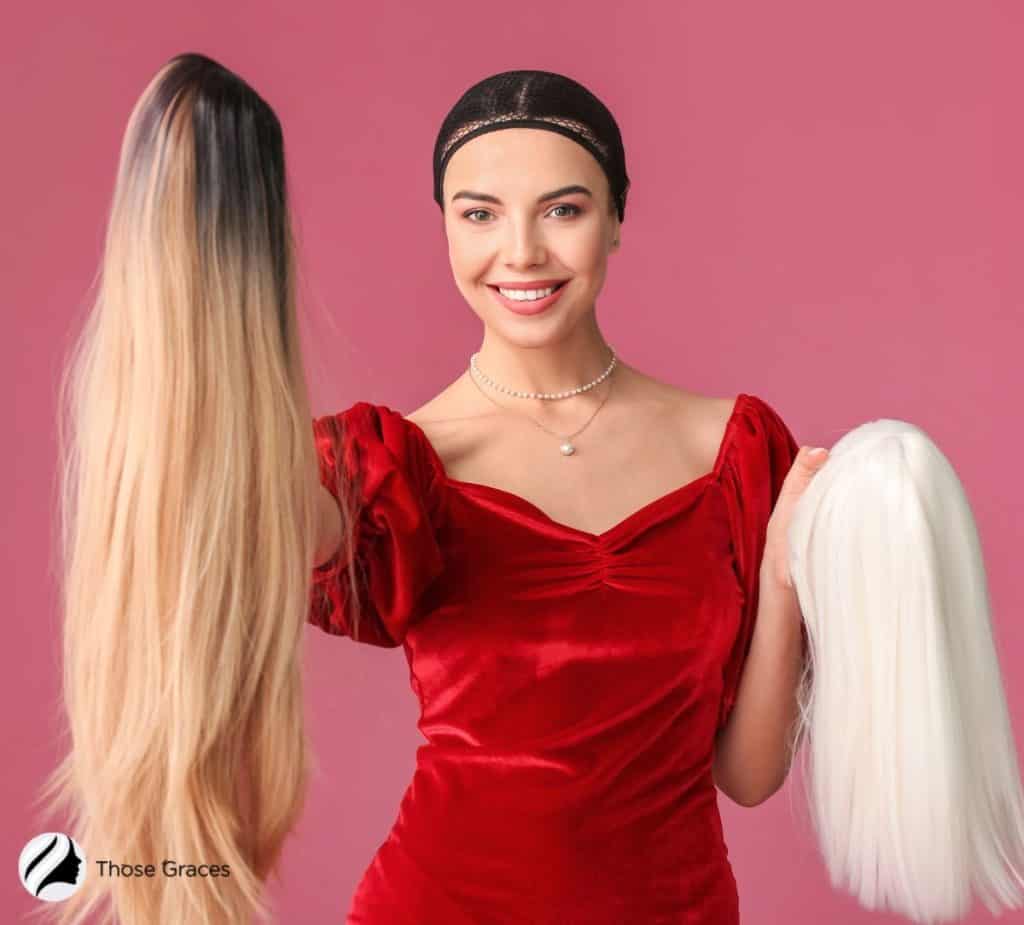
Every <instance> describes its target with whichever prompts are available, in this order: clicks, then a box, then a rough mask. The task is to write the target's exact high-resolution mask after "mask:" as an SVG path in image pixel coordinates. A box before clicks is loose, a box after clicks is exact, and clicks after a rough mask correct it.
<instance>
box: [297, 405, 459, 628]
mask: <svg viewBox="0 0 1024 925" xmlns="http://www.w3.org/2000/svg"><path fill="white" fill-rule="evenodd" d="M313 434H314V439H315V443H316V448H317V457H318V460H319V464H320V480H321V482H322V484H323V485H324V486H325V487H326V488H327V489H328V491H330V492H331V494H332V495H334V497H335V499H336V500H337V499H339V497H340V496H339V492H340V491H342V490H346V491H347V492H348V495H347V497H348V498H349V508H350V510H353V514H354V517H353V523H352V529H351V537H350V538H351V541H352V543H353V546H354V549H353V552H354V561H355V569H354V571H355V572H356V574H355V580H356V582H355V583H356V587H357V589H358V591H357V593H358V595H359V597H358V601H359V623H358V630H357V632H356V633H355V634H353V623H352V619H351V618H352V607H351V604H350V601H351V597H352V593H353V592H352V590H351V578H350V574H349V572H350V569H349V557H348V555H347V549H346V542H345V540H344V539H343V540H342V543H341V545H340V546H339V548H338V550H336V551H335V553H334V555H333V556H332V557H331V558H330V559H328V560H326V561H325V562H323V563H321V564H320V565H319V566H316V567H315V568H314V569H313V580H312V590H311V596H310V607H309V616H308V622H310V623H312V624H313V625H314V626H318V627H319V628H320V629H322V630H323V631H324V632H327V633H331V634H332V635H337V636H349V637H351V638H353V639H355V640H356V641H358V642H365V643H369V644H371V645H377V646H385V647H395V646H399V645H401V644H402V642H403V640H404V639H405V634H406V631H407V629H408V628H409V626H410V624H411V623H412V622H413V621H414V620H415V619H416V617H417V616H418V611H419V605H420V602H421V598H422V595H423V592H424V591H425V589H426V588H427V587H428V586H429V585H430V583H431V582H432V581H433V580H434V579H435V578H436V577H437V576H438V575H439V574H440V573H441V571H442V570H443V561H442V555H441V550H440V548H439V546H438V541H437V533H436V518H437V512H438V507H439V492H440V478H439V476H440V473H439V471H438V465H437V462H436V459H435V458H434V457H433V455H432V454H431V453H430V452H429V449H428V447H425V446H424V445H423V444H424V438H423V437H421V436H420V435H419V432H418V431H417V430H416V429H415V428H413V427H411V426H410V425H409V422H407V421H406V420H405V419H404V418H403V417H402V416H401V415H400V414H399V413H398V412H396V411H392V410H391V409H390V408H387V407H386V406H383V405H373V404H370V403H369V402H357V403H356V404H355V405H353V406H352V407H351V408H348V409H347V410H345V411H342V412H340V413H338V414H334V415H326V416H324V417H321V418H316V419H314V421H313Z"/></svg>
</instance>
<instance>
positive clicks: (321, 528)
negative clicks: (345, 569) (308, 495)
mask: <svg viewBox="0 0 1024 925" xmlns="http://www.w3.org/2000/svg"><path fill="white" fill-rule="evenodd" d="M316 487H317V496H316V497H317V525H318V526H317V534H316V535H317V543H316V560H315V565H321V564H323V563H324V562H326V561H327V560H328V559H330V558H331V556H333V555H334V553H335V552H337V550H338V547H339V546H340V545H341V508H339V507H338V502H337V501H336V500H335V498H334V495H332V494H331V493H330V492H329V491H328V490H327V488H325V487H324V485H323V483H322V482H321V481H320V479H319V477H317V483H316Z"/></svg>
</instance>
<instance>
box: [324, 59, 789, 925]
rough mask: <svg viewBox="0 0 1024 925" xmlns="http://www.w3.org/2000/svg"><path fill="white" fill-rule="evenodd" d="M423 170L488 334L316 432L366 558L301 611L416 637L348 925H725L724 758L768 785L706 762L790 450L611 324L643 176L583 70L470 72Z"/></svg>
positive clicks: (359, 635) (725, 706)
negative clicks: (386, 827)
mask: <svg viewBox="0 0 1024 925" xmlns="http://www.w3.org/2000/svg"><path fill="white" fill-rule="evenodd" d="M434 181H435V182H434V194H435V201H436V202H437V203H438V205H439V206H440V208H441V210H442V215H443V219H444V229H445V234H446V239H447V245H448V258H449V262H450V265H451V270H452V275H453V278H454V280H455V283H456V286H457V287H458V289H459V291H460V293H461V294H462V296H463V298H464V299H465V302H466V304H467V305H468V307H469V309H470V310H471V311H472V312H473V313H474V314H475V315H476V317H477V318H478V319H479V320H480V323H481V329H482V343H481V346H480V349H479V351H478V352H477V353H474V354H473V355H472V356H471V357H470V359H469V363H468V366H467V368H466V370H465V372H463V373H462V374H461V375H460V376H458V378H456V379H455V380H454V381H452V382H450V383H449V384H448V385H447V386H446V387H445V388H444V389H443V390H442V391H441V392H440V393H439V394H438V395H436V396H435V397H434V398H432V399H431V400H430V401H429V402H427V403H426V404H425V405H424V406H423V407H421V408H419V409H417V410H416V411H414V412H412V413H410V414H409V415H407V416H403V415H401V414H399V413H398V412H396V411H394V410H392V409H390V408H388V407H387V406H385V405H378V404H373V403H370V402H365V401H364V402H357V403H356V404H355V405H353V406H351V407H350V408H348V409H346V410H344V411H341V412H339V413H337V414H333V415H327V416H324V417H322V418H319V419H318V420H317V421H315V422H314V428H315V432H316V436H317V446H318V448H319V450H320V453H321V460H322V463H323V467H322V474H323V476H324V485H325V486H326V487H327V488H328V490H329V491H331V493H332V494H334V495H335V496H336V497H338V498H340V497H341V491H342V489H343V488H345V487H346V486H348V485H350V484H352V483H353V482H354V481H357V482H358V484H359V486H360V488H359V489H358V490H357V491H356V497H355V501H356V504H355V505H354V507H355V508H356V509H357V510H358V511H359V514H358V515H357V516H356V518H355V522H354V529H353V530H352V533H351V536H352V542H351V543H348V544H345V543H342V544H341V546H342V548H344V549H346V550H348V552H349V553H351V554H352V557H353V562H354V563H356V564H357V565H358V568H356V569H353V568H352V567H351V566H350V565H349V564H347V563H346V562H345V561H343V559H342V557H341V554H340V551H339V552H338V553H336V554H335V555H334V556H332V557H330V558H328V559H327V560H326V561H325V562H323V563H322V564H321V566H320V567H319V568H318V569H317V571H316V574H315V576H314V596H313V601H312V607H311V610H310V622H312V623H313V624H314V625H316V626H319V627H320V628H321V629H323V630H324V631H326V632H328V633H331V634H333V635H337V636H349V637H352V638H355V639H358V640H360V641H363V642H368V643H370V644H373V645H378V646H391V647H398V646H402V647H403V648H404V651H405V654H406V658H407V659H408V661H409V665H410V672H411V676H412V677H413V678H414V679H415V689H416V694H417V697H418V698H419V701H420V704H421V706H422V716H421V721H420V724H419V728H420V730H421V732H422V733H423V734H424V736H425V737H426V740H427V741H426V744H425V745H423V746H421V747H420V748H419V749H418V750H417V758H416V771H415V774H414V777H413V780H412V781H411V782H410V785H409V789H408V790H407V792H406V794H405V797H404V799H403V800H402V805H401V808H400V812H399V813H398V818H397V820H396V822H395V825H394V827H393V829H392V831H391V833H390V834H389V837H388V838H387V839H386V840H385V841H384V842H383V844H381V845H380V847H379V849H378V851H377V853H376V855H375V856H374V858H373V860H372V862H371V863H370V865H369V866H368V867H367V868H366V870H365V872H364V875H363V877H362V879H361V880H360V882H359V885H358V887H357V890H356V894H355V896H354V897H353V900H352V904H351V907H350V910H349V919H348V921H349V922H350V923H355V922H359V923H361V925H384V923H391V922H397V921H407V920H410V921H411V920H414V921H416V922H417V923H420V925H435V923H436V925H441V923H444V925H468V923H476V922H485V921H487V922H489V921H498V920H506V919H508V920H515V921H529V922H536V923H554V922H565V921H571V922H583V921H585V922H588V923H593V925H600V923H607V925H612V923H615V925H621V923H622V922H653V921H683V920H686V921H688V922H694V923H706V925H711V923H714V925H735V923H736V922H737V920H738V901H737V895H736V887H735V881H734V879H733V876H732V872H731V870H730V866H729V862H728V857H727V852H726V850H725V845H724V843H723V838H722V827H721V821H720V818H719V814H718V807H717V803H716V800H715V793H716V789H715V780H716V769H717V772H718V775H719V779H720V780H721V781H722V782H723V787H724V788H727V789H726V790H725V792H726V793H727V795H729V796H731V797H732V798H733V799H734V800H736V801H737V802H740V803H743V804H744V805H752V804H753V803H754V802H756V801H757V800H758V799H761V798H763V794H764V793H765V791H766V784H765V781H766V780H767V779H768V778H767V776H766V775H763V774H761V775H759V776H756V777H755V776H752V775H751V774H749V773H747V774H744V773H741V770H742V769H739V770H737V768H736V767H735V763H728V767H727V766H726V764H723V763H722V762H718V763H715V762H714V761H713V758H714V755H715V750H716V741H721V739H720V738H719V734H720V733H721V732H722V731H723V730H724V729H725V728H726V725H727V722H728V719H729V717H730V713H731V709H732V706H733V704H734V702H735V700H736V690H737V684H738V681H739V677H740V674H741V670H742V667H743V664H744V659H745V656H746V653H747V651H748V648H749V646H750V641H751V638H752V632H753V627H754V622H755V616H756V612H757V585H758V576H759V563H760V559H761V556H762V552H763V548H764V538H765V533H766V524H767V521H768V518H769V515H770V514H771V511H772V507H773V505H774V502H775V499H776V498H777V497H778V496H779V493H780V490H781V486H782V482H783V479H784V478H785V476H786V474H787V471H788V469H789V466H790V464H791V463H792V461H793V459H794V457H795V456H796V452H797V449H798V448H797V445H796V442H795V440H794V439H793V437H792V435H791V434H790V433H789V431H788V430H787V428H786V426H785V424H783V422H782V420H781V418H780V417H779V416H778V415H777V414H776V413H775V411H774V410H773V409H772V408H771V407H770V406H769V405H768V404H767V403H766V402H764V401H762V400H761V399H759V398H757V397H756V396H753V395H747V394H741V395H739V396H738V397H727V398H721V399H719V398H709V397H704V396H701V395H697V394H694V393H690V392H684V391H682V390H680V389H678V388H676V387H674V386H671V385H667V384H665V383H662V382H659V381H657V380H656V379H654V378H652V377H650V376H647V375H644V374H643V373H641V372H640V371H639V370H637V369H635V368H633V367H632V366H631V365H629V364H627V363H625V362H622V361H621V360H620V359H619V358H618V356H617V355H616V352H615V351H614V350H613V349H612V348H611V347H610V346H609V345H608V344H607V342H606V341H605V339H604V337H603V336H602V334H601V330H600V326H599V324H598V321H597V301H598V298H599V296H600V293H601V291H602V288H603V285H604V281H605V277H606V274H607V271H608V263H609V258H610V257H611V255H612V254H614V253H615V252H616V251H617V250H618V248H619V247H620V246H621V226H622V223H623V221H624V218H625V204H626V192H627V189H628V187H629V179H628V177H627V174H626V169H625V156H624V152H623V148H622V141H621V138H620V136H619V130H618V127H617V125H616V123H615V120H614V119H613V118H612V116H611V113H610V112H608V110H607V109H606V108H605V106H604V105H603V104H602V103H601V102H600V101H599V100H597V98H596V97H594V95H593V94H591V93H590V92H589V91H588V90H587V89H586V88H584V87H582V86H581V85H580V84H578V83H576V82H575V81H573V80H571V79H569V78H567V77H563V76H561V75H558V74H552V73H548V72H541V71H512V72H508V73H504V74H498V75H495V76H494V77H490V78H488V79H486V80H484V81H482V82H481V83H479V84H477V85H475V86H473V87H471V88H470V89H469V90H468V91H467V92H466V93H465V94H464V95H463V97H462V98H461V99H460V100H459V101H458V102H457V103H456V105H455V106H454V108H453V109H452V111H451V112H450V113H449V115H448V116H447V118H446V119H445V120H444V124H443V125H442V126H441V129H440V132H439V134H438V138H437V143H436V145H435V148H434ZM613 388H614V395H613V391H612V390H613ZM333 516H334V518H335V520H336V521H337V520H338V513H337V511H335V512H334V515H333ZM357 615H359V620H360V624H359V626H358V627H357V626H356V622H355V621H356V617H357ZM798 654H799V652H798V651H797V655H798ZM783 746H784V742H783V741H782V736H779V748H778V752H779V754H780V755H781V754H782V752H783ZM764 766H765V767H767V768H769V769H770V771H771V774H772V782H774V774H775V771H774V769H775V767H776V766H777V763H776V762H775V761H774V760H772V761H769V762H766V763H765V765H764ZM725 771H728V773H725Z"/></svg>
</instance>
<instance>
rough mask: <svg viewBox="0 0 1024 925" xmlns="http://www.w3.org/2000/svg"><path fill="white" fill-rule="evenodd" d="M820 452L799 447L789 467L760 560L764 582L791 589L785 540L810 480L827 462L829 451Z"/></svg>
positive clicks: (769, 522) (770, 521)
mask: <svg viewBox="0 0 1024 925" xmlns="http://www.w3.org/2000/svg"><path fill="white" fill-rule="evenodd" d="M817 449H819V450H821V452H817V453H814V454H813V455H812V448H811V447H807V446H802V447H800V452H799V453H798V454H797V456H796V459H794V460H793V465H792V466H791V467H790V469H789V472H788V473H787V474H786V478H785V480H784V481H783V483H782V488H781V490H780V491H779V497H778V499H777V500H776V502H775V509H774V510H773V511H772V516H771V517H770V518H769V520H768V532H767V536H766V541H765V549H764V556H763V558H762V560H761V576H762V579H764V578H767V579H768V580H770V581H774V582H777V583H778V584H780V585H781V586H782V587H784V588H787V589H791V588H792V587H793V579H792V577H791V576H790V574H789V549H788V541H787V539H786V536H787V534H788V532H789V524H790V521H791V520H792V518H793V508H794V507H795V506H796V503H797V501H799V500H800V496H801V495H802V494H803V493H804V489H806V488H807V486H808V485H810V484H811V479H813V478H814V476H815V475H816V474H817V472H818V470H819V469H820V468H821V467H822V466H823V465H824V464H825V461H826V460H827V459H828V450H825V449H824V448H823V447H818V448H817Z"/></svg>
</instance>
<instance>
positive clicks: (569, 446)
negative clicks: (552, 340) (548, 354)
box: [469, 347, 617, 456]
mask: <svg viewBox="0 0 1024 925" xmlns="http://www.w3.org/2000/svg"><path fill="white" fill-rule="evenodd" d="M608 349H609V350H610V351H611V355H612V358H611V362H610V363H609V364H608V366H607V367H606V369H605V370H604V372H603V373H601V375H600V376H598V377H597V378H596V379H594V380H593V381H592V382H588V383H587V384H586V385H581V386H577V387H576V388H574V389H569V390H568V391H566V392H521V391H518V390H516V389H509V388H506V387H505V386H503V385H499V384H498V383H497V382H495V381H494V380H493V379H491V378H490V377H489V376H487V375H486V374H485V373H484V372H483V371H482V370H481V369H480V367H479V366H477V365H476V358H477V356H478V354H476V353H474V354H473V355H472V356H471V357H470V358H469V370H470V378H471V379H472V380H473V383H474V384H475V385H476V386H477V388H479V389H480V392H481V394H482V395H483V396H484V397H485V398H486V399H487V400H488V401H489V402H491V404H493V405H495V406H496V407H498V408H501V409H502V410H508V409H506V408H505V407H504V406H503V405H500V404H498V402H496V401H495V400H494V399H493V398H491V396H490V395H488V394H487V393H486V392H485V391H484V390H483V389H482V388H480V383H479V382H478V381H477V379H478V378H479V379H480V380H482V381H483V382H484V383H485V384H487V385H488V386H490V387H491V388H492V389H495V390H496V391H499V392H503V393H505V394H506V395H511V396H512V397H513V398H539V399H545V400H557V399H562V398H572V396H574V395H579V394H580V393H582V392H588V391H590V389H592V388H594V387H595V386H597V385H599V384H600V383H602V382H603V381H604V380H605V379H607V378H608V376H610V375H611V372H612V370H613V369H614V368H615V364H616V362H617V359H616V356H615V351H614V350H613V349H612V348H611V347H609V348H608ZM611 394H612V390H611V383H609V385H608V394H607V395H605V397H604V398H603V399H601V403H600V404H599V405H598V406H597V407H596V408H595V409H594V412H593V414H591V415H590V417H589V418H587V421H586V423H585V424H584V425H583V426H582V427H581V428H580V429H579V430H577V431H574V432H573V433H571V434H559V433H556V432H555V431H553V430H551V429H550V428H549V427H546V426H545V425H544V424H541V423H540V421H538V420H537V419H536V418H534V417H533V415H532V414H527V415H526V417H528V418H529V419H530V420H531V421H533V423H534V424H536V425H537V426H538V427H539V428H540V429H541V430H543V431H546V432H547V433H549V434H551V435H552V436H553V437H558V438H559V440H560V441H561V443H560V444H559V446H558V450H559V452H560V453H561V454H562V455H563V456H572V455H573V454H574V453H575V452H576V446H575V444H574V443H573V442H572V438H573V437H576V436H579V434H581V433H583V431H584V430H586V428H587V427H588V426H589V425H590V422H591V421H593V420H594V417H595V416H596V415H597V412H598V411H600V410H601V408H603V407H604V403H605V402H606V401H608V398H609V397H610V396H611Z"/></svg>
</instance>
